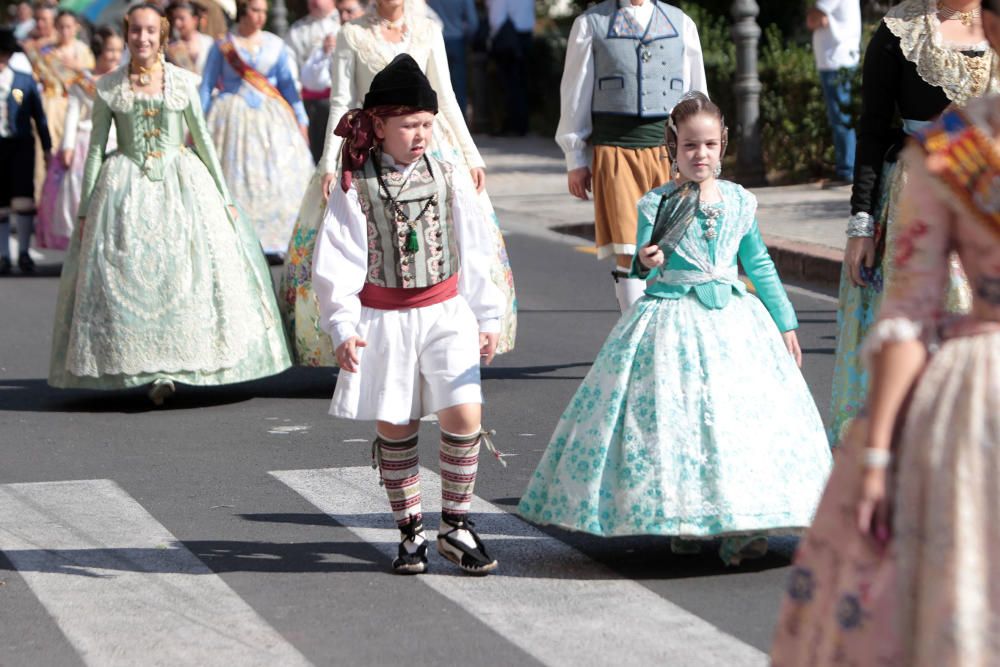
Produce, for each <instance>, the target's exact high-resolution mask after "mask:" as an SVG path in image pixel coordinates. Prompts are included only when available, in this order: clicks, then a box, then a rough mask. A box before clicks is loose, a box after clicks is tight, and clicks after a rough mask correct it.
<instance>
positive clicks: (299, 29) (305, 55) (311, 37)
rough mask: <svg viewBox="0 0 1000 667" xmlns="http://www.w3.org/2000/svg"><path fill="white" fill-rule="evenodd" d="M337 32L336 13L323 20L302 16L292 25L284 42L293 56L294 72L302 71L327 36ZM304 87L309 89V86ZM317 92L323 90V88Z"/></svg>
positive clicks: (338, 20)
mask: <svg viewBox="0 0 1000 667" xmlns="http://www.w3.org/2000/svg"><path fill="white" fill-rule="evenodd" d="M338 32H340V16H339V15H338V14H337V12H333V13H331V14H329V15H328V16H324V17H323V18H315V17H313V16H304V17H302V18H300V19H299V20H298V21H296V22H295V23H293V24H292V27H290V28H289V29H288V34H287V35H285V41H286V42H287V43H288V47H289V48H290V49H291V50H292V54H293V55H294V56H295V69H296V72H298V71H299V70H301V69H302V67H303V66H304V65H305V64H306V61H307V60H309V56H310V55H312V53H313V51H314V50H315V49H316V48H317V47H322V45H323V40H324V39H326V36H327V35H330V34H333V35H336V34H337V33H338ZM320 50H322V49H320ZM303 85H305V84H303ZM306 87H307V88H309V86H306ZM328 87H329V86H327V88H328ZM319 90H323V88H320V89H319Z"/></svg>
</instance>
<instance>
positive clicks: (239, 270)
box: [49, 148, 291, 389]
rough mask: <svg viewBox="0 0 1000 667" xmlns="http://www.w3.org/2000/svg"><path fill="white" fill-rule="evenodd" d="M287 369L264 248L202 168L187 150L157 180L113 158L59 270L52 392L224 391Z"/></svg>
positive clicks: (103, 171)
mask: <svg viewBox="0 0 1000 667" xmlns="http://www.w3.org/2000/svg"><path fill="white" fill-rule="evenodd" d="M290 365H291V360H290V359H289V354H288V345H287V342H286V340H285V335H284V330H283V329H282V327H281V317H280V315H279V313H278V307H277V304H276V303H275V299H274V292H273V288H272V284H271V277H270V273H269V272H268V268H267V264H266V262H265V260H264V256H263V254H262V253H261V252H260V246H259V244H258V242H257V238H256V236H255V235H254V233H253V231H252V230H251V229H250V227H249V225H248V224H247V222H246V221H245V220H243V219H242V218H237V219H236V220H231V219H230V217H229V215H228V213H227V211H226V208H225V204H224V202H223V199H222V195H221V194H220V193H219V191H218V189H217V188H216V186H215V182H214V181H213V180H212V177H211V175H210V174H209V173H208V169H207V168H206V167H205V165H204V164H203V163H202V162H201V160H200V159H199V158H198V157H196V156H195V154H194V153H193V152H191V151H190V150H187V149H185V148H181V149H180V153H179V154H178V155H177V156H176V157H174V158H173V159H172V160H171V161H170V162H169V163H168V164H167V165H166V167H165V169H164V175H163V180H161V181H153V180H150V179H149V178H147V177H146V176H145V175H144V174H143V173H142V171H141V170H140V168H139V167H138V166H137V165H136V164H135V162H133V161H132V160H131V159H129V158H128V157H126V156H125V155H121V154H118V155H113V156H111V157H109V158H108V159H107V160H106V161H105V163H104V165H103V166H102V168H101V173H100V176H99V177H98V181H97V185H96V187H95V189H94V193H93V196H92V197H91V200H90V207H89V210H88V212H87V221H86V223H85V225H84V227H83V230H82V234H81V233H80V230H79V228H78V229H77V231H76V232H75V233H74V234H73V238H72V239H71V241H70V246H69V251H68V253H67V255H66V260H65V263H64V264H63V271H62V276H61V278H60V282H59V296H58V299H57V303H56V317H55V328H54V332H53V336H52V359H51V365H50V370H49V384H51V385H52V386H55V387H81V388H88V389H119V388H124V387H136V386H141V385H145V384H148V383H150V382H152V381H153V380H155V379H157V378H161V377H162V378H170V379H173V380H175V381H177V382H182V383H185V384H192V385H218V384H229V383H234V382H243V381H246V380H252V379H255V378H259V377H264V376H268V375H273V374H275V373H280V372H281V371H283V370H284V369H286V368H288V367H289V366H290Z"/></svg>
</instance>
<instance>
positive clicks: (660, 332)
mask: <svg viewBox="0 0 1000 667" xmlns="http://www.w3.org/2000/svg"><path fill="white" fill-rule="evenodd" d="M725 144H726V131H725V127H724V124H723V120H722V114H721V112H720V111H719V109H718V107H716V106H715V105H714V104H713V103H711V102H710V101H709V100H708V98H706V97H705V96H704V95H702V94H701V93H692V94H689V95H688V96H685V98H684V99H683V100H682V102H681V103H680V104H678V105H677V107H676V108H675V109H674V112H673V114H672V115H671V118H670V122H669V123H668V129H667V147H668V149H669V151H670V154H671V160H672V161H673V164H674V165H675V169H679V172H680V174H679V178H677V179H676V180H675V181H673V182H670V183H667V184H666V185H664V186H662V187H660V188H657V189H655V190H653V191H652V192H650V193H648V194H646V196H645V197H643V198H642V200H640V202H639V231H638V244H637V247H638V248H639V250H638V251H637V253H636V257H635V260H634V262H633V269H632V272H633V274H634V276H635V277H639V278H646V279H649V280H650V281H651V283H650V286H649V288H648V289H647V290H646V295H645V296H644V297H643V298H642V299H640V300H639V301H638V302H636V304H635V305H634V306H633V307H632V308H631V309H630V310H628V311H627V312H626V313H625V314H624V315H623V316H622V318H621V320H620V321H619V322H618V324H617V325H616V326H615V328H614V330H613V331H612V332H611V334H610V335H609V336H608V339H607V341H606V342H605V343H604V347H602V348H601V351H600V353H599V354H598V356H597V359H596V360H595V362H594V365H593V367H592V368H591V370H590V372H589V373H588V374H587V377H586V379H585V380H584V381H583V384H582V385H581V386H580V388H579V389H578V390H577V392H576V395H575V396H574V397H573V400H572V401H571V402H570V404H569V406H568V407H567V409H566V411H565V412H564V413H563V415H562V418H561V419H560V420H559V424H558V426H557V427H556V430H555V433H554V434H553V435H552V439H551V441H550V442H549V445H548V448H547V449H546V451H545V453H544V455H543V456H542V460H541V463H539V465H538V468H537V469H536V470H535V473H534V475H533V477H532V479H531V482H530V483H529V485H528V488H527V490H526V491H525V493H524V496H523V497H522V498H521V503H520V506H519V511H520V513H521V515H522V516H524V517H525V518H527V519H529V520H531V521H534V522H536V523H541V524H552V525H557V526H561V527H564V528H569V529H571V530H579V531H583V532H587V533H591V534H594V535H601V536H617V535H669V536H671V537H673V538H675V539H673V540H672V541H671V546H672V548H673V549H674V550H675V551H677V552H681V553H688V552H697V551H698V550H699V549H700V543H699V542H698V540H703V539H708V538H714V537H720V536H721V537H723V538H724V539H723V540H722V546H721V550H720V555H721V557H722V559H723V561H725V562H726V563H727V564H733V565H736V564H739V563H740V561H741V560H742V559H743V558H747V557H753V556H761V555H763V554H764V553H765V552H766V550H767V540H766V536H767V535H769V534H782V533H794V532H797V531H799V530H800V529H802V528H805V527H807V526H808V525H809V523H810V521H811V519H812V515H813V511H814V509H815V506H816V503H817V501H818V500H819V496H820V493H821V492H822V490H823V485H824V483H825V482H826V478H827V475H828V473H829V470H830V465H831V457H830V451H829V447H828V445H827V441H826V436H825V434H824V431H823V423H822V421H821V419H820V416H819V413H818V412H817V409H816V404H815V403H814V401H813V399H812V396H811V395H810V393H809V389H808V388H807V386H806V383H805V381H804V379H803V377H802V374H801V372H800V371H799V369H798V367H797V363H801V354H802V353H801V350H800V349H799V344H798V340H797V338H796V335H795V329H796V328H797V327H798V322H797V321H796V318H795V312H794V311H793V309H792V305H791V303H790V302H789V300H788V297H787V295H786V294H785V291H784V289H783V288H782V286H781V282H780V280H779V278H778V274H777V271H776V270H775V268H774V264H773V263H772V261H771V258H770V256H769V255H768V253H767V248H766V247H765V246H764V243H763V241H762V239H761V236H760V231H759V230H758V228H757V222H756V220H755V211H756V200H755V199H754V197H753V195H751V194H750V193H749V192H747V191H746V190H744V189H743V188H741V187H740V186H739V185H736V184H735V183H730V182H727V181H719V180H716V178H715V174H716V173H717V172H716V170H717V168H718V166H719V164H720V161H721V157H722V154H723V152H724V150H725ZM737 258H739V260H740V262H742V264H743V267H744V269H745V271H746V273H747V274H748V276H749V277H750V279H751V280H752V281H753V284H754V286H755V288H756V292H757V294H758V295H759V297H760V298H759V299H758V298H757V297H755V296H753V295H752V294H749V293H748V291H747V288H746V285H745V284H744V283H743V282H742V281H741V280H740V278H739V276H738V273H737ZM761 302H763V305H762V303H761Z"/></svg>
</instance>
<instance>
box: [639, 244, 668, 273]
mask: <svg viewBox="0 0 1000 667" xmlns="http://www.w3.org/2000/svg"><path fill="white" fill-rule="evenodd" d="M639 262H640V263H641V264H642V265H643V266H645V267H646V268H647V269H655V268H656V267H658V266H663V262H664V257H663V251H662V250H660V246H655V245H648V246H646V247H645V248H642V249H641V250H639Z"/></svg>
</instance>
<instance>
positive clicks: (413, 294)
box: [359, 273, 458, 310]
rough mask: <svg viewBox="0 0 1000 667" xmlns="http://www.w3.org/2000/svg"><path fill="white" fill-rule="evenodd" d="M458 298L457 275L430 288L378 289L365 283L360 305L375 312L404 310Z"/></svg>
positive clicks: (376, 286)
mask: <svg viewBox="0 0 1000 667" xmlns="http://www.w3.org/2000/svg"><path fill="white" fill-rule="evenodd" d="M456 296H458V274H457V273H456V274H455V275H453V276H451V277H450V278H448V279H446V280H444V281H442V282H439V283H438V284H436V285H431V286H430V287H416V288H413V287H409V288H408V287H379V286H378V285H372V284H371V283H365V286H364V287H362V288H361V294H360V295H359V297H360V298H361V305H362V306H364V307H365V308H374V309H376V310H406V309H408V308H424V307H426V306H433V305H434V304H436V303H443V302H445V301H447V300H448V299H453V298H455V297H456Z"/></svg>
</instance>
